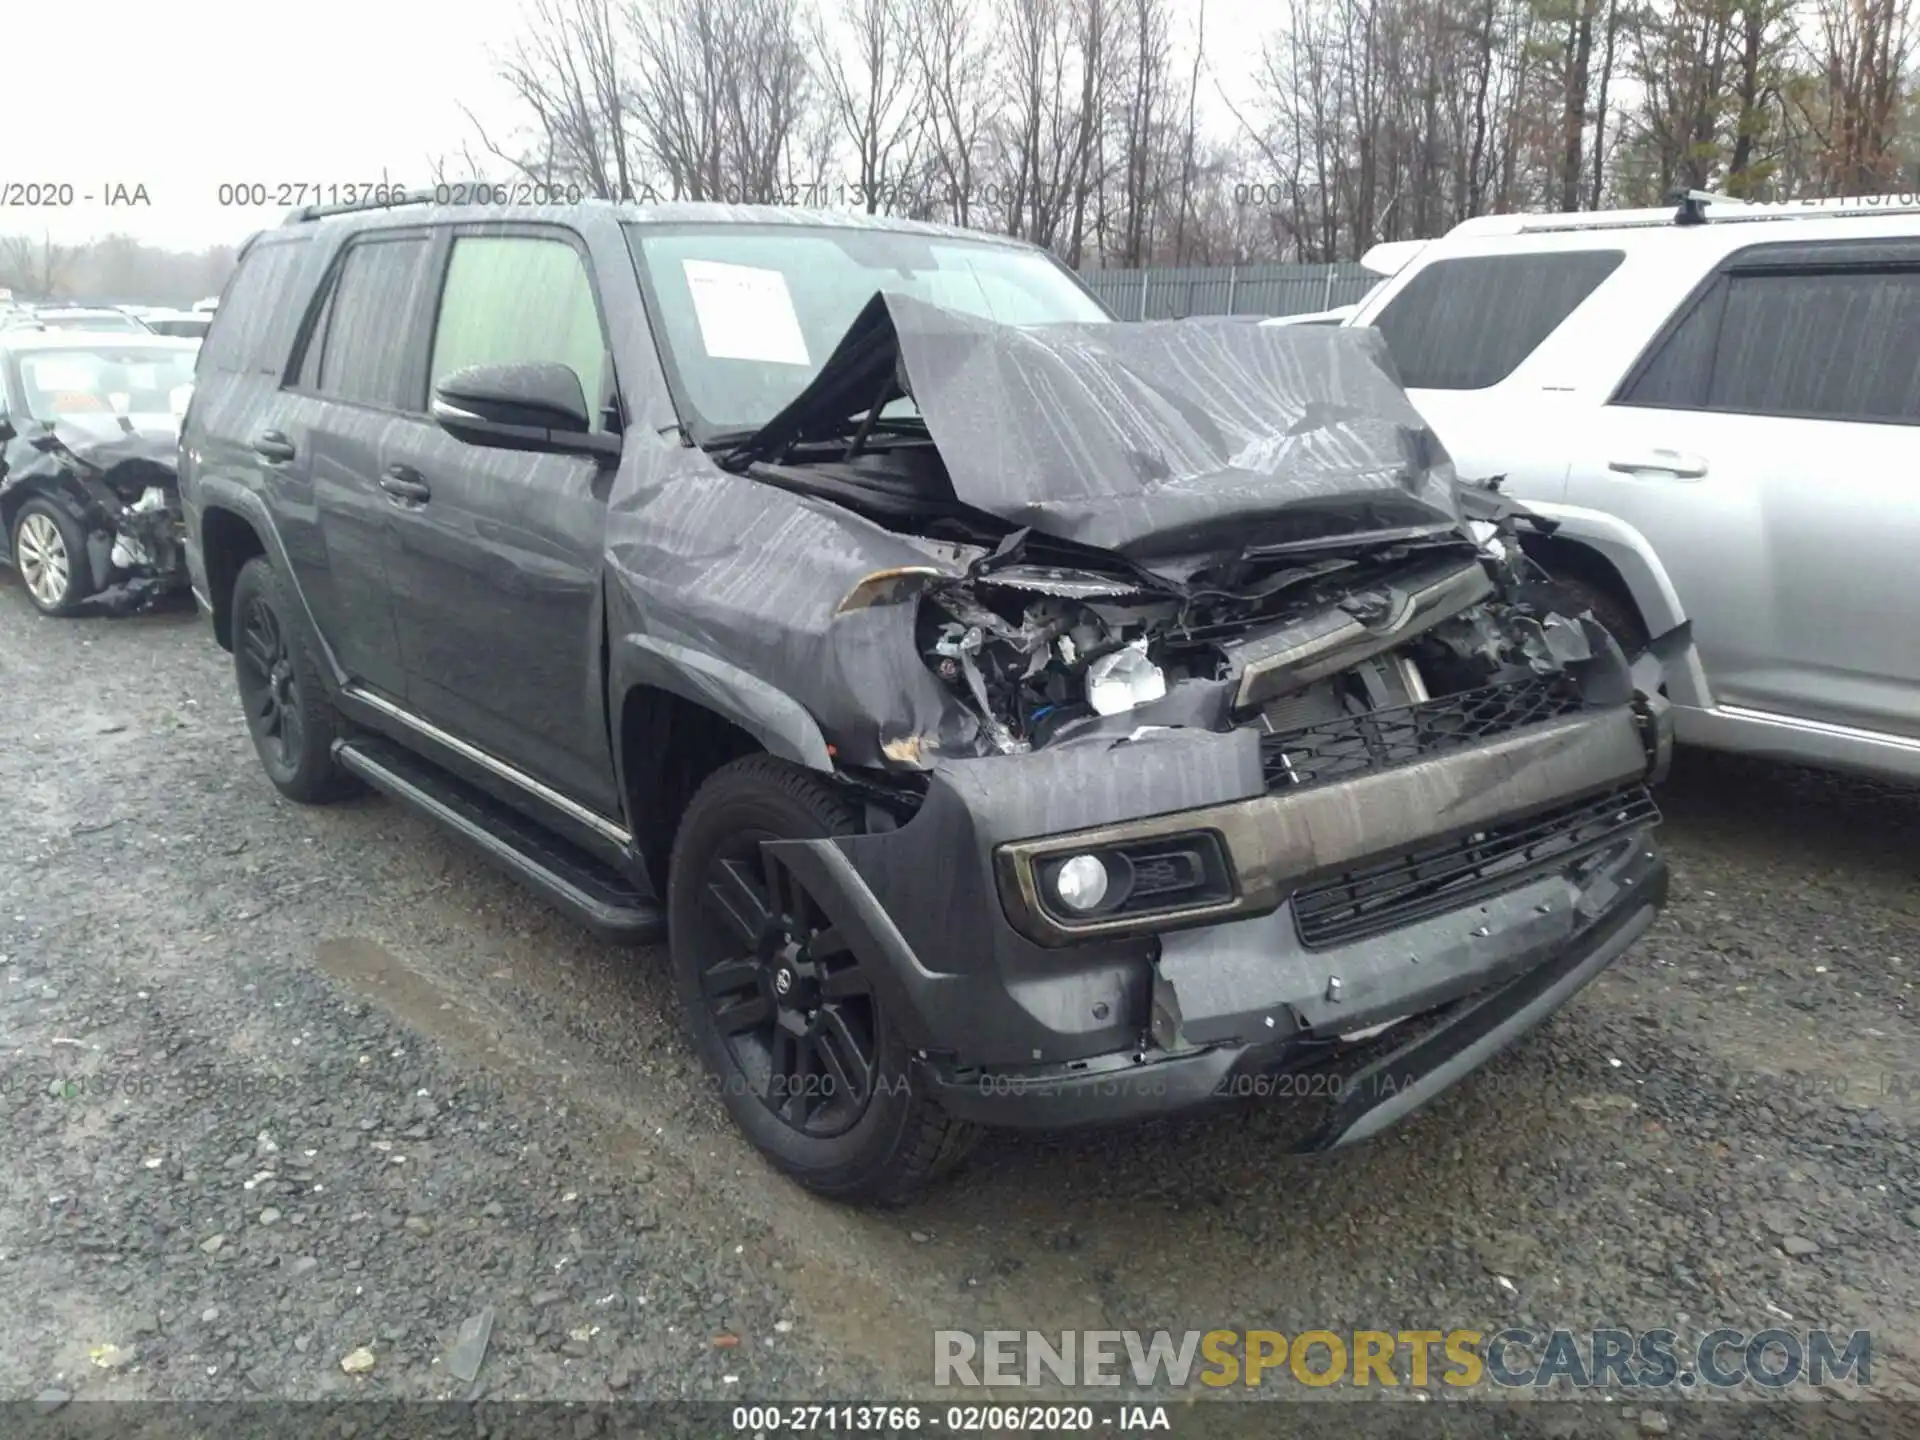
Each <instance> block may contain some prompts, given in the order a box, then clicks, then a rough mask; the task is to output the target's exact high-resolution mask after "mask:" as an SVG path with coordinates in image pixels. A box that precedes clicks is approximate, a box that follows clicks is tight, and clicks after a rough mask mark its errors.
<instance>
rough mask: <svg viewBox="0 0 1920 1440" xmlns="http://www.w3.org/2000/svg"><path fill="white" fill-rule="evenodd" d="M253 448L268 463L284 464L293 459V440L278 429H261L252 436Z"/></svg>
mask: <svg viewBox="0 0 1920 1440" xmlns="http://www.w3.org/2000/svg"><path fill="white" fill-rule="evenodd" d="M253 450H254V453H255V454H256V455H258V456H259V457H260V458H261V459H262V460H265V461H266V462H267V463H268V464H269V465H284V464H286V463H287V461H289V460H291V459H293V442H292V441H291V440H289V439H287V437H286V436H285V435H283V434H281V433H280V432H279V431H278V430H262V431H261V432H260V433H259V434H258V435H256V436H254V437H253Z"/></svg>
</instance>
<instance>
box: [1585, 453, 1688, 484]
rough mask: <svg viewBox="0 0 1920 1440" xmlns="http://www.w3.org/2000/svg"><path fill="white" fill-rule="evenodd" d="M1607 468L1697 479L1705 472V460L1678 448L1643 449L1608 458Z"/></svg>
mask: <svg viewBox="0 0 1920 1440" xmlns="http://www.w3.org/2000/svg"><path fill="white" fill-rule="evenodd" d="M1607 468H1608V469H1609V470H1618V471H1619V472H1620V473H1621V474H1623V475H1668V476H1671V477H1672V478H1674V479H1675V480H1698V479H1699V478H1700V477H1701V476H1702V475H1705V474H1706V473H1707V462H1706V461H1705V460H1703V459H1702V458H1701V457H1700V456H1698V455H1683V454H1681V453H1680V451H1678V450H1645V451H1642V452H1640V453H1639V454H1637V455H1624V456H1622V457H1621V458H1620V459H1618V460H1610V461H1608V462H1607Z"/></svg>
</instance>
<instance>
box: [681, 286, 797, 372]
mask: <svg viewBox="0 0 1920 1440" xmlns="http://www.w3.org/2000/svg"><path fill="white" fill-rule="evenodd" d="M680 266H681V268H682V269H683V270H684V271H685V272H686V276H687V289H688V290H689V291H690V292H691V293H692V295H693V309H694V313H695V314H696V315H697V316H698V317H699V320H700V341H701V343H702V344H703V345H705V346H706V347H707V354H708V356H710V357H711V358H712V359H715V360H764V361H770V362H772V363H773V364H776V365H811V364H812V363H813V362H812V361H811V360H809V359H808V358H807V341H806V337H805V336H804V335H802V334H801V333H800V317H799V316H798V315H796V314H795V313H794V309H793V296H792V295H790V294H789V293H788V292H787V277H786V276H784V275H782V274H781V273H780V272H779V271H778V270H761V269H757V268H755V267H754V266H751V265H726V264H722V263H721V262H720V261H717V260H682V261H681V262H680Z"/></svg>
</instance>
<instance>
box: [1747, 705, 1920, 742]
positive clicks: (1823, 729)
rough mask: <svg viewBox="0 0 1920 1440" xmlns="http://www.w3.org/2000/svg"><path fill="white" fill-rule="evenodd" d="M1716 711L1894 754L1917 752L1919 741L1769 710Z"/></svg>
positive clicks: (1751, 721) (1757, 722) (1919, 739)
mask: <svg viewBox="0 0 1920 1440" xmlns="http://www.w3.org/2000/svg"><path fill="white" fill-rule="evenodd" d="M1715 709H1716V710H1717V711H1718V712H1719V713H1720V714H1722V715H1724V716H1726V717H1727V718H1728V719H1729V720H1743V721H1746V722H1748V723H1750V724H1754V725H1772V726H1774V727H1776V728H1778V729H1781V730H1800V731H1804V732H1805V733H1807V734H1810V735H1831V736H1833V737H1834V738H1835V739H1836V740H1858V741H1859V742H1861V743H1862V744H1865V745H1885V746H1888V747H1890V748H1892V749H1895V750H1920V738H1915V737H1913V736H1910V735H1895V734H1893V733H1891V732H1890V731H1886V730H1862V729H1860V728H1859V727H1858V726H1855V725H1836V724H1834V723H1833V722H1832V721H1831V720H1801V719H1798V718H1796V717H1795V716H1792V715H1777V714H1775V713H1774V712H1773V711H1771V710H1749V709H1747V708H1746V707H1744V706H1741V705H1720V706H1716V707H1715Z"/></svg>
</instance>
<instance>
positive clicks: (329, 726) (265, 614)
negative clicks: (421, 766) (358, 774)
mask: <svg viewBox="0 0 1920 1440" xmlns="http://www.w3.org/2000/svg"><path fill="white" fill-rule="evenodd" d="M232 614H233V673H234V680H235V681H236V683H237V684H238V685H239V688H240V703H241V705H242V707H243V708H244V709H245V711H246V717H247V730H248V733H250V734H251V735H252V736H253V748H254V751H255V753H257V754H258V755H259V756H260V764H261V767H262V768H263V769H265V770H266V772H267V778H268V779H269V780H271V781H273V784H274V788H275V789H277V790H278V791H279V792H280V793H281V794H282V795H284V796H286V797H287V798H288V799H289V800H297V801H299V802H300V803H301V804H303V805H324V804H326V803H327V802H328V801H331V800H338V799H340V798H341V797H342V796H344V795H350V794H352V793H353V791H354V790H355V788H356V786H355V784H354V781H353V778H352V777H351V776H350V775H348V774H347V773H346V772H345V771H343V770H341V769H340V768H339V767H338V766H337V765H335V764H334V760H333V742H334V739H335V738H336V737H337V736H338V734H339V733H340V721H339V716H338V715H337V714H336V713H335V712H334V708H333V706H332V705H331V704H330V703H329V702H328V700H327V695H326V691H325V690H324V689H323V688H322V686H321V681H320V667H319V666H318V665H317V664H316V663H315V662H314V658H313V652H312V649H311V648H310V647H309V645H308V643H307V638H306V632H305V631H304V630H303V629H302V628H301V625H300V622H299V620H298V619H297V618H296V617H297V616H298V614H299V611H298V609H297V608H296V606H295V605H294V603H293V599H292V597H291V596H290V595H289V594H288V593H287V587H286V583H285V581H283V580H282V579H281V577H280V574H279V572H278V571H276V570H275V569H274V568H273V566H272V565H271V564H269V563H268V561H267V559H266V557H265V556H260V555H256V556H255V557H254V558H253V559H251V560H249V561H247V563H246V564H245V565H243V566H241V567H240V574H239V576H238V577H237V578H236V579H235V580H234V582H233V611H232Z"/></svg>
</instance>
